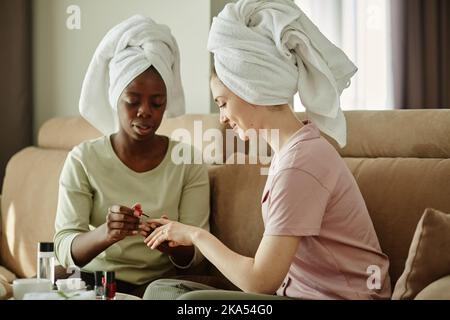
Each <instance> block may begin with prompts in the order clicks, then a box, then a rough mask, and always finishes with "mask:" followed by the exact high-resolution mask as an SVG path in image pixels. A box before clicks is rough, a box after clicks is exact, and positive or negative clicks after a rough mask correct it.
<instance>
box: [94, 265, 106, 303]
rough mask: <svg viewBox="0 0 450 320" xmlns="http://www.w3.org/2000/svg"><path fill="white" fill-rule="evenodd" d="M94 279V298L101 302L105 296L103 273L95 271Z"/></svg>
mask: <svg viewBox="0 0 450 320" xmlns="http://www.w3.org/2000/svg"><path fill="white" fill-rule="evenodd" d="M94 278H95V279H94V291H95V298H96V299H99V300H101V299H103V297H104V295H105V287H104V281H105V280H104V277H103V271H95V272H94Z"/></svg>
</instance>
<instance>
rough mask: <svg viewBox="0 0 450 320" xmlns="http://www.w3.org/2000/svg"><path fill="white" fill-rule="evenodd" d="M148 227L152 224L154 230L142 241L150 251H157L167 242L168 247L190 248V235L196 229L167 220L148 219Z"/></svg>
mask: <svg viewBox="0 0 450 320" xmlns="http://www.w3.org/2000/svg"><path fill="white" fill-rule="evenodd" d="M147 224H148V225H152V224H154V225H155V226H157V227H156V229H155V230H154V231H153V232H151V233H150V235H149V236H147V238H146V239H145V240H144V242H145V244H146V245H147V246H148V247H150V248H151V249H157V248H158V247H159V246H160V245H161V244H162V243H164V242H166V241H167V242H168V245H169V247H177V246H192V245H193V243H192V235H193V234H194V233H195V231H196V229H197V228H196V227H193V226H188V225H185V224H182V223H180V222H177V221H171V220H169V219H167V218H161V219H149V220H147Z"/></svg>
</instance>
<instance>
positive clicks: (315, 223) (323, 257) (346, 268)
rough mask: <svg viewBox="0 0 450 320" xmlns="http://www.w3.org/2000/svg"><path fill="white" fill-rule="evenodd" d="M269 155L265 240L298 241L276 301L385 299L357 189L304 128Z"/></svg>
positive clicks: (383, 269) (384, 269) (315, 133)
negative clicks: (281, 297) (280, 297)
mask: <svg viewBox="0 0 450 320" xmlns="http://www.w3.org/2000/svg"><path fill="white" fill-rule="evenodd" d="M304 124H305V125H304V126H303V127H302V128H301V129H300V130H299V131H298V132H297V133H295V134H294V135H293V136H292V137H291V138H290V139H289V141H288V142H287V143H286V144H285V145H284V146H283V147H282V149H281V150H280V152H279V153H278V154H276V155H275V157H274V158H273V160H272V164H271V167H270V170H269V176H268V179H267V182H266V186H265V188H264V192H263V197H262V213H263V220H264V225H265V232H264V235H265V236H298V237H301V239H300V244H299V246H298V249H297V252H296V254H295V257H294V259H293V261H292V264H291V266H290V268H289V272H288V274H287V276H286V278H285V279H284V281H283V284H282V285H281V287H280V288H279V289H278V291H277V294H278V295H284V296H289V297H294V298H301V299H388V298H389V297H390V294H391V285H390V278H389V274H388V269H389V259H388V257H387V256H386V255H385V254H383V252H382V251H381V248H380V244H379V242H378V238H377V235H376V233H375V229H374V227H373V224H372V221H371V219H370V216H369V213H368V211H367V208H366V205H365V203H364V199H363V197H362V195H361V192H360V190H359V188H358V185H357V183H356V181H355V179H354V177H353V175H352V173H351V172H350V170H349V169H348V167H347V165H346V164H345V162H344V161H343V159H342V158H341V157H340V155H339V154H338V153H337V151H336V150H335V149H334V148H333V146H332V145H331V144H330V143H329V142H328V141H326V140H325V139H324V138H323V137H321V136H320V131H319V130H318V128H317V127H316V126H315V125H314V124H312V123H311V122H305V123H304Z"/></svg>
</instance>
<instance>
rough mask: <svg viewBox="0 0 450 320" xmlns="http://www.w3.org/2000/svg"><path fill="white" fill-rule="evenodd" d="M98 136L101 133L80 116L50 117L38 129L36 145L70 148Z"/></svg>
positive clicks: (51, 147)
mask: <svg viewBox="0 0 450 320" xmlns="http://www.w3.org/2000/svg"><path fill="white" fill-rule="evenodd" d="M100 136H101V133H100V132H99V131H98V130H97V129H95V128H94V127H93V126H91V125H90V124H89V123H88V122H87V121H86V120H84V119H83V118H82V117H61V118H52V119H50V120H48V121H46V122H45V123H44V124H43V125H42V126H41V128H40V129H39V134H38V146H39V147H42V148H49V149H62V150H71V149H72V148H73V147H75V146H76V145H78V144H80V143H81V142H83V141H85V140H90V139H95V138H98V137H100Z"/></svg>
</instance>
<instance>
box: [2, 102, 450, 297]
mask: <svg viewBox="0 0 450 320" xmlns="http://www.w3.org/2000/svg"><path fill="white" fill-rule="evenodd" d="M299 117H300V118H303V117H304V115H303V114H299ZM346 117H347V123H348V144H347V146H346V147H345V148H344V149H343V150H339V152H340V154H341V155H342V157H343V158H344V159H345V161H346V163H347V165H348V166H349V168H350V169H351V171H352V172H353V174H354V176H355V178H356V180H357V182H358V185H359V187H360V189H361V192H362V194H363V196H364V198H365V201H366V203H367V206H368V209H369V212H370V214H371V217H372V220H373V223H374V225H375V229H376V231H377V234H378V237H379V239H380V242H381V246H382V248H383V250H384V251H385V252H386V253H387V254H388V256H389V258H390V262H391V265H390V275H391V281H392V287H393V288H394V285H395V283H396V281H397V280H398V278H399V276H400V275H401V274H402V272H403V270H404V267H405V261H406V259H407V256H408V250H409V247H410V244H411V240H412V238H413V235H414V232H415V229H416V226H417V223H418V221H419V219H420V217H421V216H422V214H423V212H424V210H425V209H426V208H428V207H432V208H435V209H438V210H441V211H443V212H447V213H450V110H420V111H419V110H417V111H398V110H397V111H349V112H346ZM194 121H202V126H203V129H204V130H205V129H208V128H216V129H218V130H220V131H221V132H224V130H225V128H224V127H223V126H222V125H220V124H219V122H218V116H217V115H186V116H183V117H180V118H176V119H170V120H165V121H164V123H163V125H162V126H161V128H160V130H159V132H160V133H162V134H166V135H170V134H171V133H172V132H173V131H174V130H175V129H177V128H186V129H187V130H188V131H190V132H193V130H194V125H193V124H194ZM99 135H100V134H99V132H98V131H96V130H95V129H94V128H92V127H91V126H90V125H89V124H87V123H86V122H85V121H84V120H83V119H81V118H79V117H72V118H55V119H51V120H49V121H48V122H46V123H45V124H44V125H43V126H42V127H41V128H40V131H39V137H38V144H37V146H33V147H29V148H26V149H24V150H22V151H20V152H19V153H17V154H16V155H15V156H14V157H13V158H12V159H11V160H10V162H9V164H8V167H7V170H6V176H5V180H4V184H3V190H2V203H1V223H2V225H1V231H2V232H1V239H0V265H1V266H3V267H5V268H6V269H8V270H10V271H12V272H13V273H14V274H15V275H16V276H17V277H31V276H34V275H35V273H36V243H37V242H38V241H51V239H52V236H53V233H54V229H53V225H54V224H53V222H54V218H55V208H56V200H57V192H58V177H59V173H60V170H61V168H62V165H63V162H64V159H65V157H66V155H67V153H68V151H69V150H70V149H71V148H72V147H73V146H75V145H77V144H78V143H80V142H81V141H84V140H86V139H91V138H95V137H98V136H99ZM205 144H207V143H204V145H203V147H205ZM229 155H230V151H228V154H226V152H225V151H224V150H222V155H221V157H222V158H223V159H226V158H227V157H228V156H229ZM209 173H210V180H211V230H212V232H213V233H214V234H215V235H216V236H217V237H219V238H220V239H221V240H222V241H223V242H224V243H225V244H226V245H228V246H229V247H230V248H232V249H233V250H236V251H237V252H239V253H241V254H244V255H249V256H250V255H253V254H254V253H255V251H256V249H257V246H258V243H259V240H260V239H261V236H262V230H263V224H262V219H261V214H260V196H261V192H262V188H263V186H264V183H265V179H266V177H265V176H264V175H261V174H260V165H250V164H240V165H233V164H225V165H212V166H211V167H210V169H209ZM439 254H440V253H439V252H436V255H439ZM5 268H0V269H1V270H3V272H4V271H5ZM0 273H1V272H0ZM208 273H210V274H212V275H219V273H218V272H217V271H216V270H215V269H214V268H213V267H211V266H209V267H208ZM449 274H450V273H449ZM449 274H444V275H441V276H440V277H442V278H443V277H444V276H448V275H449ZM10 276H11V275H10ZM10 280H11V278H9V281H10ZM434 280H438V279H434ZM442 281H444V282H442ZM449 285H450V278H449V277H447V278H445V279H444V280H441V282H440V286H438V287H439V288H440V289H438V290H436V289H434V291H433V290H432V292H431V293H427V292H425V293H422V294H421V297H422V298H425V299H426V298H439V297H444V295H445V294H444V293H442V292H443V289H442V288H448V286H449ZM435 287H436V285H434V287H433V288H435ZM439 290H440V291H439ZM449 291H450V290H449ZM441 293H442V294H443V295H442V296H441Z"/></svg>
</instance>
